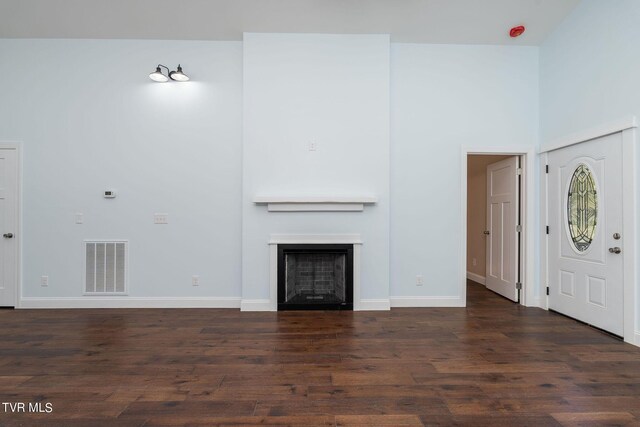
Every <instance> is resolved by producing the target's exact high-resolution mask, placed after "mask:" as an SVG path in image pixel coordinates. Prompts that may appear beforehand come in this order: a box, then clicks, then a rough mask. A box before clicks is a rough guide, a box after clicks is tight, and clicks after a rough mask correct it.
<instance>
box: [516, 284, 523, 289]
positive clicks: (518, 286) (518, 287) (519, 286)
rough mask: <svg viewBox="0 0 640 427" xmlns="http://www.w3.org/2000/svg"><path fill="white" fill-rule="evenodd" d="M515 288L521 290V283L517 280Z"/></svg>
mask: <svg viewBox="0 0 640 427" xmlns="http://www.w3.org/2000/svg"><path fill="white" fill-rule="evenodd" d="M516 289H517V290H521V289H522V283H520V282H517V283H516Z"/></svg>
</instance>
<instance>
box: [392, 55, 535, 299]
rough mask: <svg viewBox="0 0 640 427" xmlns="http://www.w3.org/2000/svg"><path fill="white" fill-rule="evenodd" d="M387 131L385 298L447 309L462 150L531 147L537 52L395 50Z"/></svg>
mask: <svg viewBox="0 0 640 427" xmlns="http://www.w3.org/2000/svg"><path fill="white" fill-rule="evenodd" d="M391 130H392V133H391V295H392V297H394V296H395V297H402V298H406V297H410V296H417V297H422V298H425V299H426V304H430V302H429V298H430V297H453V298H452V300H451V303H453V302H454V299H455V298H457V297H459V296H460V268H461V261H463V260H461V259H460V257H461V256H464V254H461V248H460V246H461V240H462V236H461V229H460V225H461V223H462V220H463V219H462V213H461V208H462V206H461V198H460V192H461V188H462V187H461V185H462V183H461V168H462V157H461V155H462V154H461V151H462V147H463V146H464V147H485V148H486V147H522V149H523V150H524V151H526V149H527V148H532V147H536V146H537V144H538V49H537V48H535V47H506V46H452V45H422V44H393V45H392V49H391ZM465 164H466V162H465ZM536 182H537V180H536ZM537 191H538V190H537V189H536V194H534V195H533V196H534V197H535V199H536V201H537V200H538V196H537ZM536 203H537V202H536ZM537 226H538V224H537V222H536V223H535V224H534V227H537ZM536 246H537V245H536ZM537 252H538V251H537V249H536V254H537ZM536 263H538V261H536ZM536 271H537V268H536ZM419 274H421V275H423V276H424V285H423V286H416V275H419ZM537 284H538V280H535V285H537ZM535 293H536V294H538V295H539V289H537V288H536V289H535ZM460 303H461V302H460Z"/></svg>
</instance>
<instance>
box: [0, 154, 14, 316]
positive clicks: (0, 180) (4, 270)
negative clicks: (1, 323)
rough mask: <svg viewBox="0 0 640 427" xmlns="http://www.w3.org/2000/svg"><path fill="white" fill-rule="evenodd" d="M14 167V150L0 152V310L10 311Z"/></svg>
mask: <svg viewBox="0 0 640 427" xmlns="http://www.w3.org/2000/svg"><path fill="white" fill-rule="evenodd" d="M17 196H18V164H17V156H16V150H15V149H0V306H2V307H13V306H15V305H16V295H17V288H18V286H17V259H18V245H17V243H16V236H15V235H16V232H17V230H16V226H17V223H18V221H17V217H18V214H17V208H18V197H17Z"/></svg>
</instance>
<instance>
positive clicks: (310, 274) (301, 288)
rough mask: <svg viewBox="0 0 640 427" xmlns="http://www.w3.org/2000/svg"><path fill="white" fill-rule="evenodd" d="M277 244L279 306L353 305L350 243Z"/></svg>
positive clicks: (286, 307)
mask: <svg viewBox="0 0 640 427" xmlns="http://www.w3.org/2000/svg"><path fill="white" fill-rule="evenodd" d="M279 246H284V247H283V248H279V251H278V252H279V259H278V309H280V310H284V309H316V308H320V309H352V308H353V255H352V246H351V245H279ZM344 246H346V247H344Z"/></svg>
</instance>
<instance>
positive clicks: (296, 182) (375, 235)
mask: <svg viewBox="0 0 640 427" xmlns="http://www.w3.org/2000/svg"><path fill="white" fill-rule="evenodd" d="M389 50H390V48H389V37H388V36H387V35H317V34H245V37H244V124H243V129H244V134H243V138H244V145H243V148H244V151H243V156H244V163H243V165H244V168H243V187H244V188H243V216H242V218H243V234H242V254H243V256H242V263H243V269H242V283H243V285H242V295H243V299H246V300H264V299H268V298H269V250H268V246H267V242H268V241H269V236H270V235H271V234H350V233H358V234H360V235H361V236H362V240H363V242H364V244H363V246H362V269H361V272H362V277H361V283H362V293H361V295H362V298H363V299H387V298H388V296H389ZM312 142H314V143H315V144H316V145H317V148H316V151H309V144H310V143H312ZM264 195H267V196H273V195H275V196H350V195H355V196H363V195H364V196H375V197H377V198H378V202H377V203H376V204H375V205H374V206H371V207H366V208H365V210H364V212H322V213H309V212H304V213H291V212H287V213H273V212H271V213H269V212H267V210H266V207H265V206H256V205H255V204H254V203H253V199H254V197H256V196H264Z"/></svg>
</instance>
